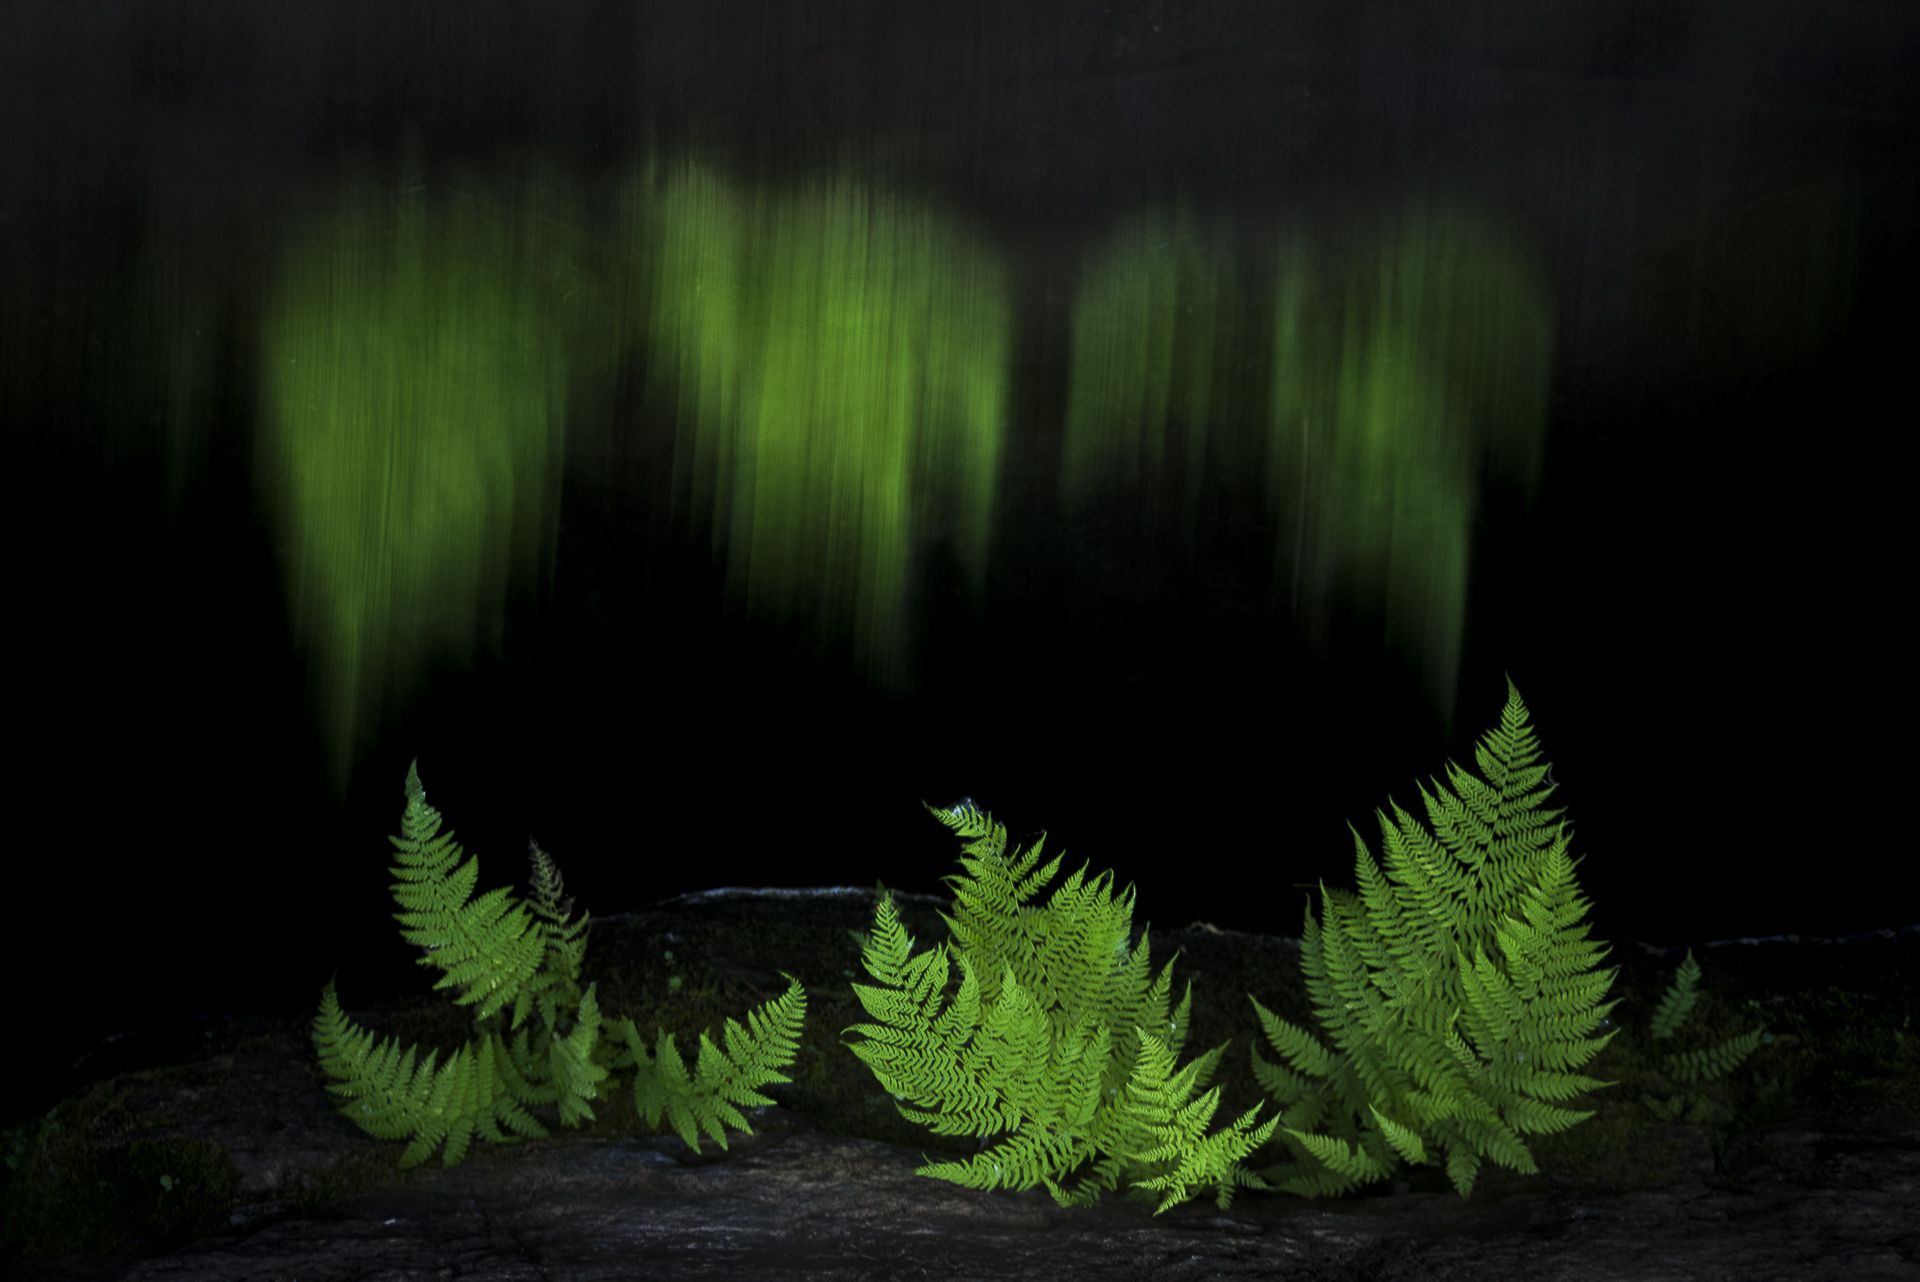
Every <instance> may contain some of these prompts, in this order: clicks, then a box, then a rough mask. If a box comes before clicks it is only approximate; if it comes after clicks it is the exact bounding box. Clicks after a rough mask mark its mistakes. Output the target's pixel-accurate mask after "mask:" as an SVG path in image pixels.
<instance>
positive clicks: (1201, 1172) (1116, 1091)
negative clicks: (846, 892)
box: [846, 803, 1274, 1214]
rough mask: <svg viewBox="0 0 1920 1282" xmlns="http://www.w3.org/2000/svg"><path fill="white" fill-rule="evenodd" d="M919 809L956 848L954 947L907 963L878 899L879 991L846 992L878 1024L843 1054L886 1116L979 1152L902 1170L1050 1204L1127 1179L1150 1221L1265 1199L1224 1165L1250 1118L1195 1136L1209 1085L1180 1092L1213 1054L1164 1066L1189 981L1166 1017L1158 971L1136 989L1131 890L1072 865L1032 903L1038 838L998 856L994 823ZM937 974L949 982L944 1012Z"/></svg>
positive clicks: (1197, 1078)
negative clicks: (890, 1102) (1073, 1181)
mask: <svg viewBox="0 0 1920 1282" xmlns="http://www.w3.org/2000/svg"><path fill="white" fill-rule="evenodd" d="M932 813H933V814H934V815H935V816H936V817H937V818H939V819H940V820H941V821H942V822H943V823H945V824H946V825H947V826H948V827H949V828H952V829H953V830H954V832H955V833H956V834H958V835H959V836H961V837H963V838H969V839H970V840H969V841H968V843H967V844H966V846H965V854H964V855H963V857H962V860H961V862H962V865H963V867H964V868H965V870H966V871H965V873H964V874H963V875H960V876H953V877H949V878H947V881H948V882H949V884H950V885H952V887H953V888H954V892H955V893H954V911H953V914H952V915H951V916H948V915H946V914H944V913H943V914H942V915H941V917H942V920H943V921H945V922H946V923H947V926H948V929H949V931H950V932H951V935H952V940H951V943H950V944H942V945H939V946H936V947H935V948H933V949H931V950H929V951H926V952H922V953H918V954H916V953H914V951H913V939H912V938H911V937H910V936H909V935H908V934H907V933H906V931H905V929H904V928H903V927H902V926H901V923H900V919H899V916H898V913H897V912H896V911H895V909H894V906H893V900H892V897H891V896H890V895H884V896H882V898H881V899H880V901H879V903H878V905H877V907H876V909H875V913H874V926H873V930H872V932H871V934H870V936H869V938H868V940H867V943H866V946H865V950H864V957H863V961H864V964H865V966H866V969H867V972H868V974H869V975H870V976H872V978H873V979H874V980H875V981H876V982H875V983H873V984H854V985H853V991H854V995H855V996H856V997H857V998H858V1000H859V1002H860V1004H861V1006H862V1007H863V1008H864V1009H865V1010H866V1012H867V1014H868V1015H869V1016H871V1017H872V1019H873V1020H874V1021H875V1022H873V1023H866V1024H857V1025H854V1026H852V1027H851V1028H849V1029H847V1030H846V1031H848V1032H853V1033H858V1034H860V1035H861V1036H862V1037H863V1038H864V1039H865V1040H863V1041H860V1042H856V1043H848V1046H849V1048H850V1049H851V1050H852V1051H853V1053H854V1054H855V1055H856V1056H858V1057H859V1058H860V1059H861V1060H862V1061H863V1062H864V1063H866V1065H867V1066H868V1068H869V1069H871V1070H872V1072H873V1074H874V1077H875V1078H876V1079H877V1080H878V1081H879V1082H880V1084H881V1085H882V1086H884V1087H885V1088H886V1089H887V1090H888V1091H889V1092H891V1093H892V1094H893V1096H894V1098H895V1100H896V1104H895V1107H896V1108H898V1109H899V1111H900V1114H901V1116H903V1117H905V1118H907V1119H908V1120H909V1121H913V1122H917V1123H920V1124H922V1125H925V1126H927V1127H929V1128H930V1129H931V1130H933V1131H934V1133H936V1134H940V1135H974V1136H979V1137H981V1138H982V1140H983V1147H982V1150H981V1151H980V1152H978V1153H976V1154H975V1155H974V1156H973V1157H971V1158H969V1159H967V1160H966V1161H960V1162H953V1161H948V1162H929V1163H928V1164H926V1165H924V1166H921V1167H920V1168H919V1169H918V1172H917V1173H918V1174H921V1175H925V1176H930V1177H932V1178H935V1179H943V1180H949V1181H952V1182H953V1183H956V1184H960V1185H962V1186H964V1187H967V1188H976V1189H992V1188H1014V1189H1028V1188H1033V1187H1034V1186H1035V1185H1044V1186H1045V1187H1046V1189H1047V1191H1048V1192H1049V1193H1050V1194H1051V1195H1052V1196H1053V1198H1054V1200H1055V1201H1057V1202H1059V1203H1060V1204H1061V1205H1063V1206H1077V1205H1088V1204H1090V1203H1092V1202H1093V1201H1095V1200H1097V1199H1098V1197H1099V1194H1100V1192H1101V1191H1102V1190H1107V1191H1112V1190H1113V1189H1115V1188H1116V1187H1117V1186H1118V1185H1119V1184H1120V1183H1121V1182H1123V1181H1124V1182H1125V1183H1127V1184H1128V1185H1130V1186H1131V1188H1133V1189H1138V1190H1141V1191H1143V1192H1145V1193H1150V1194H1151V1193H1158V1194H1160V1195H1161V1198H1160V1201H1159V1205H1158V1207H1157V1208H1156V1210H1155V1214H1159V1213H1160V1212H1161V1211H1164V1210H1166V1209H1167V1208H1168V1207H1170V1206H1174V1205H1176V1204H1178V1203H1180V1202H1182V1201H1185V1200H1187V1199H1188V1198H1189V1197H1191V1196H1192V1195H1193V1192H1194V1191H1195V1190H1196V1189H1199V1188H1203V1187H1205V1188H1211V1189H1213V1191H1214V1193H1215V1198H1216V1200H1217V1202H1218V1204H1219V1205H1220V1206H1222V1207H1225V1206H1227V1205H1228V1203H1229V1201H1230V1200H1231V1198H1232V1196H1233V1190H1234V1188H1235V1187H1236V1186H1247V1187H1253V1188H1263V1187H1265V1185H1263V1184H1262V1183H1261V1182H1260V1181H1259V1180H1258V1179H1256V1178H1255V1177H1253V1176H1250V1175H1248V1174H1246V1173H1245V1172H1243V1171H1241V1170H1240V1169H1239V1167H1238V1165H1237V1163H1238V1160H1239V1159H1240V1158H1241V1157H1243V1156H1245V1155H1246V1154H1247V1153H1248V1152H1250V1151H1251V1150H1252V1149H1254V1148H1256V1147H1258V1146H1259V1145H1260V1144H1261V1143H1263V1142H1265V1140H1266V1139H1267V1138H1268V1136H1269V1135H1270V1134H1271V1133H1272V1130H1273V1126H1274V1122H1273V1121H1269V1122H1267V1123H1266V1124H1265V1125H1264V1126H1261V1127H1258V1128H1256V1127H1254V1125H1253V1121H1254V1114H1255V1113H1257V1112H1258V1109H1257V1108H1256V1109H1254V1110H1253V1111H1250V1112H1249V1113H1247V1114H1246V1115H1244V1116H1242V1117H1240V1118H1237V1119H1235V1120H1234V1121H1233V1122H1232V1123H1230V1124H1229V1125H1228V1127H1227V1128H1226V1129H1225V1130H1223V1131H1220V1132H1217V1133H1215V1134H1213V1135H1211V1136H1209V1135H1207V1134H1206V1133H1205V1132H1206V1127H1207V1125H1208V1123H1209V1122H1210V1121H1211V1120H1212V1117H1213V1113H1214V1111H1215V1109H1216V1108H1217V1107H1218V1104H1219V1094H1220V1091H1219V1087H1217V1086H1216V1087H1214V1088H1213V1089H1212V1090H1210V1091H1207V1092H1206V1093H1205V1094H1203V1095H1200V1096H1198V1097H1197V1098H1196V1097H1195V1095H1194V1092H1195V1091H1197V1090H1199V1089H1201V1088H1203V1087H1204V1086H1205V1085H1206V1083H1207V1081H1208V1080H1209V1079H1210V1078H1211V1076H1212V1073H1213V1070H1214V1067H1215V1065H1216V1064H1217V1063H1218V1060H1219V1057H1220V1053H1221V1051H1222V1050H1224V1049H1225V1047H1224V1045H1223V1046H1221V1047H1218V1048H1216V1049H1214V1050H1212V1051H1209V1052H1207V1053H1206V1054H1205V1055H1202V1056H1200V1057H1199V1058H1198V1059H1197V1060H1195V1061H1194V1062H1192V1063H1190V1064H1188V1065H1187V1066H1186V1067H1185V1068H1184V1069H1178V1070H1176V1068H1175V1057H1176V1056H1177V1055H1178V1054H1179V1051H1180V1048H1181V1046H1182V1045H1183V1044H1184V1042H1185V1039H1186V1030H1187V1015H1188V1011H1189V1009H1190V1007H1191V1004H1192V991H1191V985H1189V988H1188V992H1187V993H1186V995H1185V996H1183V997H1182V999H1181V1002H1180V1005H1179V1008H1178V1009H1177V1010H1176V1011H1174V1012H1173V1013H1172V1014H1171V1015H1169V1013H1168V1010H1167V1002H1168V996H1169V987H1170V984H1171V973H1172V962H1171V961H1169V962H1168V963H1167V965H1165V966H1163V967H1162V968H1161V971H1160V974H1159V976H1158V977H1157V978H1156V979H1155V980H1153V981H1152V983H1151V984H1150V983H1149V982H1148V976H1147V971H1148V964H1147V963H1148V953H1147V947H1148V944H1147V936H1146V933H1145V932H1143V933H1142V935H1141V938H1140V942H1139V944H1138V945H1137V946H1135V947H1133V948H1132V949H1131V950H1129V948H1128V939H1129V937H1130V935H1131V932H1132V920H1133V900H1132V892H1131V889H1129V891H1128V892H1127V894H1126V895H1125V896H1123V897H1121V898H1118V899H1116V898H1115V897H1114V896H1113V894H1112V893H1111V889H1110V887H1111V874H1107V873H1102V874H1101V875H1099V876H1097V877H1094V878H1093V879H1091V880H1086V879H1085V872H1086V869H1085V867H1084V866H1083V867H1082V868H1081V869H1080V871H1078V872H1075V873H1074V874H1073V875H1072V876H1071V877H1069V878H1068V879H1067V880H1066V881H1065V882H1064V883H1062V884H1061V885H1059V886H1058V887H1057V888H1055V890H1054V892H1053V894H1052V896H1051V897H1050V898H1049V899H1048V901H1047V903H1046V905H1045V906H1044V907H1042V906H1036V905H1032V904H1029V903H1028V902H1027V901H1028V900H1030V899H1031V898H1032V897H1033V896H1034V895H1035V894H1036V893H1037V892H1038V891H1039V889H1040V888H1041V887H1042V886H1044V885H1046V884H1047V883H1048V882H1049V881H1051V880H1052V879H1053V876H1054V874H1055V872H1056V871H1057V870H1058V868H1059V864H1060V860H1059V858H1058V857H1057V856H1056V857H1055V858H1054V859H1053V860H1052V861H1051V862H1050V863H1048V864H1047V865H1046V866H1045V867H1044V868H1039V869H1036V868H1035V867H1034V865H1035V864H1036V863H1037V862H1038V860H1039V857H1040V852H1041V847H1042V846H1043V845H1044V844H1045V837H1044V836H1042V838H1041V839H1040V841H1038V842H1035V843H1034V845H1033V847H1032V848H1031V849H1028V850H1024V851H1022V850H1018V849H1016V850H1015V852H1014V853H1013V855H1012V856H1007V855H1006V854H1005V853H1004V852H1005V848H1006V829H1005V828H1004V827H1003V826H1002V825H1000V824H998V823H995V822H994V821H993V819H992V817H991V816H989V815H985V814H982V813H981V812H980V811H979V810H977V809H975V808H974V807H973V806H972V805H971V804H970V803H963V804H962V805H959V806H955V807H953V808H952V809H950V810H944V811H943V810H934V811H932ZM950 962H951V963H953V964H955V965H957V968H958V971H959V985H958V990H957V991H956V992H955V994H954V995H953V997H952V998H951V999H950V1000H949V999H946V998H945V996H944V994H945V990H946V987H947V981H948V979H949V977H950V975H951V970H952V967H951V966H950ZM987 1140H992V1141H994V1142H993V1143H991V1144H990V1145H988V1144H985V1143H984V1141H987ZM1083 1165H1087V1167H1088V1169H1087V1170H1086V1171H1085V1172H1084V1173H1083V1174H1082V1175H1081V1177H1080V1179H1079V1182H1078V1184H1077V1185H1076V1186H1075V1187H1074V1188H1073V1189H1072V1190H1071V1191H1068V1190H1067V1189H1066V1188H1064V1187H1063V1185H1064V1183H1065V1181H1066V1180H1067V1179H1068V1178H1069V1176H1070V1175H1072V1174H1073V1173H1074V1172H1075V1171H1076V1170H1077V1169H1078V1168H1080V1167H1082V1166H1083Z"/></svg>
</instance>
